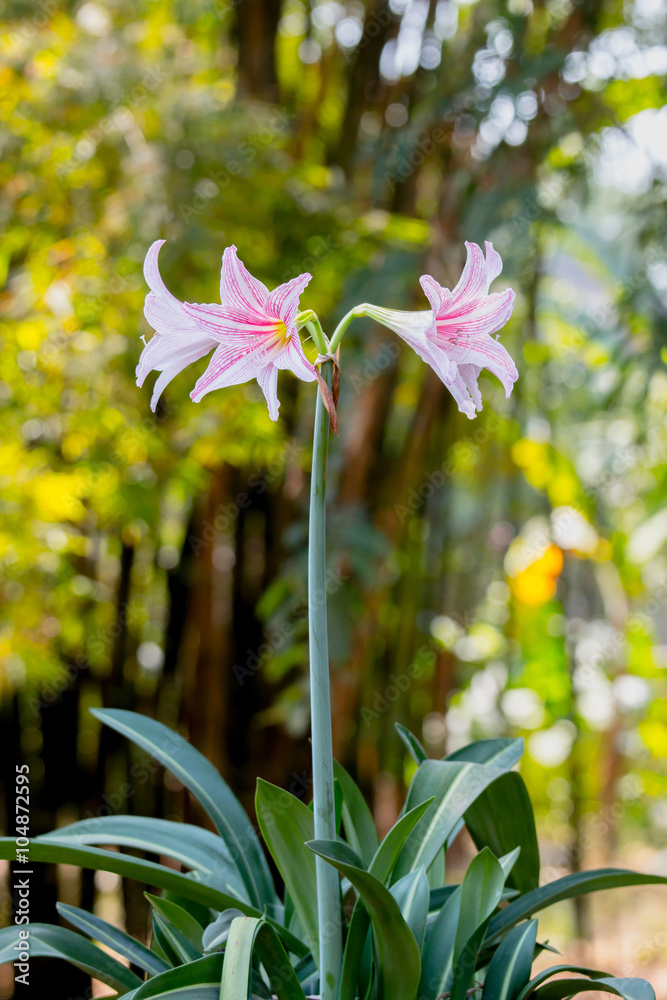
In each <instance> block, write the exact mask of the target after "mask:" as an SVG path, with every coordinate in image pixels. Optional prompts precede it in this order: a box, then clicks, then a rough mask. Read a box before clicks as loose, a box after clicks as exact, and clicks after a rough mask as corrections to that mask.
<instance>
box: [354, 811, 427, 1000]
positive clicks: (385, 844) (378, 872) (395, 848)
mask: <svg viewBox="0 0 667 1000" xmlns="http://www.w3.org/2000/svg"><path fill="white" fill-rule="evenodd" d="M431 801H432V800H431V799H428V800H427V801H426V802H422V803H421V804H420V805H418V806H415V808H414V809H411V810H410V812H409V813H406V814H405V816H401V818H400V819H399V820H398V821H397V822H396V823H394V825H393V826H392V828H391V830H390V831H389V833H387V835H386V836H385V837H384V839H383V841H382V843H381V844H380V846H379V847H378V849H377V850H376V852H375V856H374V857H373V860H372V861H371V864H370V867H369V871H370V873H371V875H374V876H375V877H376V878H378V879H379V880H380V881H381V882H382V883H385V884H386V883H387V881H388V880H389V878H390V876H391V873H392V871H393V868H394V865H395V864H396V859H397V858H398V856H399V854H400V852H401V849H402V847H403V844H404V843H405V841H406V839H407V838H408V836H409V835H410V833H411V832H412V830H413V829H414V827H415V825H416V824H417V823H418V821H419V820H420V819H421V817H422V816H423V815H424V813H425V812H426V810H427V809H428V807H429V806H430V804H431ZM429 901H430V900H429ZM370 925H371V924H370V917H369V916H368V910H367V909H366V908H365V906H364V904H363V901H362V900H360V899H358V900H357V902H356V904H355V907H354V910H353V911H352V918H351V920H350V924H349V927H348V932H347V938H346V941H345V951H344V953H343V967H342V971H341V979H340V1000H354V998H355V997H356V996H357V992H358V982H359V969H360V967H361V960H362V957H363V953H364V948H365V946H366V937H367V934H368V931H369V929H370Z"/></svg>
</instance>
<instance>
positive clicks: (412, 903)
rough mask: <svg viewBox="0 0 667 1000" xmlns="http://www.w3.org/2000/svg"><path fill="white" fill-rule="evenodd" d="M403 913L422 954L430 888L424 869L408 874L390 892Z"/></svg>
mask: <svg viewBox="0 0 667 1000" xmlns="http://www.w3.org/2000/svg"><path fill="white" fill-rule="evenodd" d="M389 891H390V893H391V894H392V896H393V897H394V899H395V900H396V902H397V903H398V906H399V909H400V911H401V916H402V917H403V919H404V920H405V922H406V924H407V925H408V927H409V928H410V930H411V931H412V933H413V934H414V936H415V941H416V942H417V947H418V948H419V952H420V954H421V950H422V948H423V946H424V935H425V934H426V919H427V917H428V904H429V896H430V891H431V890H430V886H429V884H428V878H427V877H426V872H425V871H424V869H423V868H418V869H417V870H416V871H414V872H408V874H407V875H404V876H403V878H402V879H399V880H398V882H395V883H394V884H393V885H392V887H391V889H390V890H389Z"/></svg>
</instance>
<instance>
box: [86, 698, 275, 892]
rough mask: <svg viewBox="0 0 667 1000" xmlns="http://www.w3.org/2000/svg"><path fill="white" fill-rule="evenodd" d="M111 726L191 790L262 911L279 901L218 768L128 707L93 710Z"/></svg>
mask: <svg viewBox="0 0 667 1000" xmlns="http://www.w3.org/2000/svg"><path fill="white" fill-rule="evenodd" d="M91 711H92V714H93V715H94V716H95V717H96V718H97V719H100V721H101V722H103V723H105V725H107V726H110V727H111V728H112V729H115V730H116V731H117V732H119V733H121V734H122V735H123V736H127V737H128V739H130V740H132V741H133V742H134V743H136V744H137V745H138V746H140V747H142V748H143V749H144V750H146V751H147V752H148V753H149V754H151V756H152V757H154V758H155V759H156V760H158V761H159V762H160V763H161V764H163V765H164V766H165V767H166V768H167V769H168V770H169V771H171V772H172V774H174V775H176V777H177V778H178V779H179V780H180V781H181V782H182V783H183V784H184V785H185V787H186V788H187V789H189V790H190V791H191V792H192V794H193V795H194V796H195V798H196V799H197V801H198V802H199V803H201V805H202V806H203V807H204V809H205V810H206V812H207V813H208V815H209V816H210V817H211V819H212V820H213V822H214V824H215V826H216V828H217V829H218V831H219V833H220V836H221V837H222V839H223V840H224V842H225V844H226V845H227V848H228V849H229V853H230V856H231V858H232V860H233V862H234V864H235V866H236V868H237V870H238V872H239V874H240V876H241V878H242V879H243V882H244V884H245V886H246V888H247V890H248V894H249V900H250V902H251V903H252V904H253V905H255V906H258V907H260V908H262V907H264V906H265V905H268V906H273V905H274V904H275V903H276V902H277V897H276V892H275V888H274V885H273V880H272V879H271V873H270V871H269V866H268V864H267V861H266V858H265V857H264V853H263V851H262V848H261V845H260V843H259V841H258V839H257V836H256V834H255V831H254V829H253V827H252V824H251V822H250V820H249V818H248V816H247V814H246V812H245V810H244V809H243V807H242V806H241V803H240V802H239V801H238V799H237V798H236V797H235V796H234V795H233V794H232V791H231V789H230V788H229V786H228V785H227V783H226V782H225V781H224V780H223V779H222V777H221V776H220V774H219V773H218V772H217V771H216V769H215V768H214V767H213V765H212V764H211V763H210V762H209V761H208V760H206V758H205V757H204V756H203V755H202V754H200V753H199V751H198V750H195V748H194V747H193V746H192V745H191V744H190V743H188V741H187V740H184V739H183V737H182V736H179V734H178V733H175V732H173V731H172V730H171V729H169V728H168V727H167V726H164V725H162V723H161V722H157V720H155V719H151V718H149V717H148V716H144V715H140V714H139V713H137V712H127V711H125V710H124V709H120V708H117V709H107V708H105V709H91Z"/></svg>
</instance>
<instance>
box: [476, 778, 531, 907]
mask: <svg viewBox="0 0 667 1000" xmlns="http://www.w3.org/2000/svg"><path fill="white" fill-rule="evenodd" d="M464 819H465V825H466V826H467V828H468V831H469V833H470V836H471V837H472V839H473V841H474V842H475V846H476V847H477V848H478V849H479V850H481V849H482V848H483V847H488V848H490V849H491V850H492V851H493V853H494V854H495V855H496V857H500V856H501V855H503V854H506V853H507V852H508V851H512V850H514V848H515V847H516V846H517V845H521V855H520V857H519V859H518V861H517V863H516V865H515V866H514V869H513V871H512V873H511V875H510V877H509V879H508V885H511V886H514V887H515V888H516V889H519V890H520V891H521V892H530V891H531V889H535V888H537V886H538V885H539V884H540V851H539V846H538V843H537V829H536V827H535V814H534V812H533V806H532V803H531V801H530V796H529V795H528V789H527V788H526V785H525V782H524V780H523V778H522V777H521V775H520V774H517V772H516V771H509V772H508V773H507V774H501V775H500V777H499V778H498V780H497V781H494V782H492V783H491V784H490V785H489V787H488V788H485V789H484V791H483V792H482V794H481V795H480V796H479V797H478V798H477V799H476V800H475V801H474V802H473V803H472V805H471V806H470V807H469V808H468V809H467V810H466V813H465V817H464Z"/></svg>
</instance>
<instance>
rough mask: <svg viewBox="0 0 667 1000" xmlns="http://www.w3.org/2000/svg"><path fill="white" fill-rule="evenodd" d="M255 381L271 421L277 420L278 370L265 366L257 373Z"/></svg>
mask: <svg viewBox="0 0 667 1000" xmlns="http://www.w3.org/2000/svg"><path fill="white" fill-rule="evenodd" d="M257 381H258V382H259V385H260V388H261V390H262V392H263V393H264V398H265V399H266V402H267V405H268V407H269V416H270V417H271V420H277V419H278V410H279V409H280V400H279V399H278V369H277V368H276V366H275V365H265V366H264V367H263V368H260V370H259V371H258V372H257Z"/></svg>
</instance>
